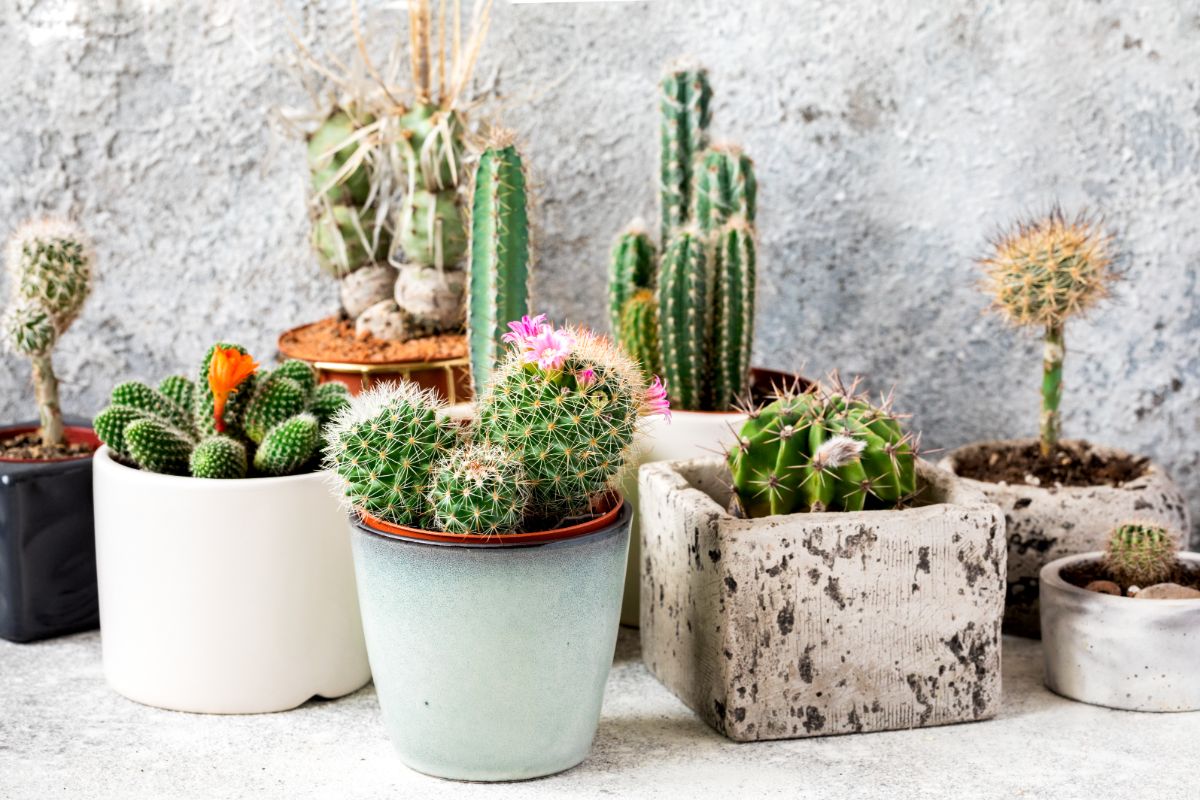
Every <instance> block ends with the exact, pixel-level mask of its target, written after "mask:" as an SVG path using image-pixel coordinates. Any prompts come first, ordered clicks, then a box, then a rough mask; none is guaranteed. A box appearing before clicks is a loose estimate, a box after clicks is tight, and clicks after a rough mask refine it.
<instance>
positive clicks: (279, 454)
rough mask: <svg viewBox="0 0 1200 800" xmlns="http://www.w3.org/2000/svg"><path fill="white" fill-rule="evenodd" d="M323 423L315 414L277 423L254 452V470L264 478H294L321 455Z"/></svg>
mask: <svg viewBox="0 0 1200 800" xmlns="http://www.w3.org/2000/svg"><path fill="white" fill-rule="evenodd" d="M320 444H321V423H319V422H318V421H317V418H316V417H314V416H313V415H312V414H307V413H305V414H296V415H295V416H292V417H288V418H287V419H285V420H283V421H282V422H279V423H277V424H276V425H275V426H274V427H272V428H271V429H270V430H269V431H267V434H266V436H264V437H263V440H262V443H261V444H260V445H259V446H258V449H257V450H255V451H254V468H255V469H256V470H258V471H259V472H261V473H263V474H264V475H290V474H292V473H293V472H297V471H299V469H300V468H301V467H303V466H304V465H305V464H307V463H308V462H309V461H311V460H312V459H313V457H314V456H315V455H316V454H317V452H318V448H319V446H320Z"/></svg>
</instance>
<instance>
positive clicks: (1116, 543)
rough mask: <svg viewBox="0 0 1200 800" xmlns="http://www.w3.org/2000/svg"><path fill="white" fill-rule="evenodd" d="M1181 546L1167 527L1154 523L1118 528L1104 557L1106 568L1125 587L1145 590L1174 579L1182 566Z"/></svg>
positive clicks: (1120, 526) (1141, 523)
mask: <svg viewBox="0 0 1200 800" xmlns="http://www.w3.org/2000/svg"><path fill="white" fill-rule="evenodd" d="M1178 550H1179V544H1178V542H1177V541H1176V540H1175V537H1173V536H1172V535H1171V533H1170V532H1169V531H1168V530H1167V529H1166V528H1164V527H1163V526H1162V525H1158V524H1155V523H1151V522H1126V523H1124V524H1122V525H1119V526H1117V528H1116V530H1114V531H1113V534H1112V538H1111V539H1109V542H1108V548H1107V550H1106V552H1105V554H1104V566H1105V568H1106V570H1107V571H1108V574H1109V575H1110V576H1111V577H1112V579H1113V580H1114V581H1116V582H1117V583H1118V584H1120V585H1121V586H1122V587H1123V588H1128V587H1129V586H1140V587H1142V588H1145V587H1147V586H1151V585H1153V584H1156V583H1162V582H1164V581H1168V580H1170V579H1171V576H1172V575H1173V574H1174V572H1175V569H1176V567H1177V564H1178V558H1177V556H1176V553H1177V552H1178Z"/></svg>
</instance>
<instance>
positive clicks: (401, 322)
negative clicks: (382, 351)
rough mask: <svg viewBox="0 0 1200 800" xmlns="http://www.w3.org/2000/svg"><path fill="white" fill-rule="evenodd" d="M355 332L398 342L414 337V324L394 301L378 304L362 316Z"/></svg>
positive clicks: (359, 334)
mask: <svg viewBox="0 0 1200 800" xmlns="http://www.w3.org/2000/svg"><path fill="white" fill-rule="evenodd" d="M354 332H355V334H357V335H358V336H366V335H367V334H370V335H372V336H374V337H375V338H376V339H394V340H398V341H404V340H407V339H411V338H412V337H413V335H414V331H413V326H412V324H411V323H410V322H409V320H408V317H407V316H406V315H405V314H404V312H403V311H401V310H400V307H399V306H397V305H396V301H394V300H384V301H382V302H380V303H376V304H375V305H373V306H371V307H370V308H368V309H367V310H366V311H364V312H363V313H362V314H360V315H359V317H358V319H357V320H356V321H355V323H354Z"/></svg>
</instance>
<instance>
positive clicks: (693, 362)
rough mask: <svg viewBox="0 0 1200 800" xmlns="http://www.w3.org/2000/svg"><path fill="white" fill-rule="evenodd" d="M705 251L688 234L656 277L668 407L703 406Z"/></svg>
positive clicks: (672, 246)
mask: <svg viewBox="0 0 1200 800" xmlns="http://www.w3.org/2000/svg"><path fill="white" fill-rule="evenodd" d="M708 304H709V284H708V249H707V248H706V247H705V246H704V243H703V241H701V239H700V237H699V236H698V235H697V234H696V233H694V232H690V231H684V232H683V233H681V234H679V235H678V236H676V237H675V238H674V239H673V240H671V243H670V244H669V245H668V246H667V250H666V252H664V253H663V257H662V263H660V264H659V275H658V324H659V341H660V343H661V348H662V369H663V376H664V379H665V381H666V384H667V391H668V392H669V393H670V397H671V404H672V405H676V406H680V407H682V408H685V409H698V408H704V407H705V401H706V399H705V397H704V392H705V389H706V388H707V369H708V324H709V319H708V307H709V306H708Z"/></svg>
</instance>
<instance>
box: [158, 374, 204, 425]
mask: <svg viewBox="0 0 1200 800" xmlns="http://www.w3.org/2000/svg"><path fill="white" fill-rule="evenodd" d="M158 393H159V394H161V395H162V396H163V397H165V398H167V399H168V400H170V401H171V402H172V403H174V404H175V405H177V406H179V408H181V409H183V411H185V412H187V415H188V420H189V422H188V424H189V426H190V425H191V422H190V420H191V419H192V415H193V414H194V413H195V410H196V384H194V383H192V382H191V381H190V380H188V379H187V378H185V377H184V376H182V375H168V376H167V377H165V378H163V379H162V380H161V381H159V383H158Z"/></svg>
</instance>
